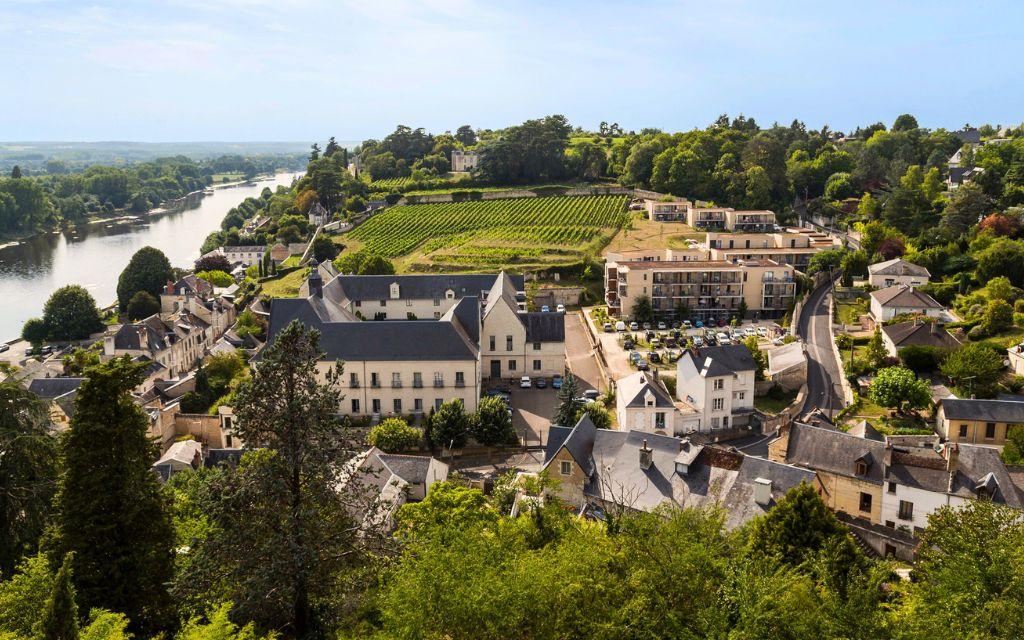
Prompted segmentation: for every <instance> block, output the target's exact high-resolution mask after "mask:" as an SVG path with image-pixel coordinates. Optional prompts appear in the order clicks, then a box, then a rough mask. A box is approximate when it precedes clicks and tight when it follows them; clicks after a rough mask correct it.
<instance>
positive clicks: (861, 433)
mask: <svg viewBox="0 0 1024 640" xmlns="http://www.w3.org/2000/svg"><path fill="white" fill-rule="evenodd" d="M846 433H848V434H850V435H851V436H857V437H858V438H864V439H866V440H877V441H878V442H885V436H883V435H882V434H881V433H880V432H879V431H878V430H877V429H875V428H874V427H872V426H871V424H870V423H868V421H867V420H861V421H860V422H858V423H857V424H855V425H853V426H852V427H850V429H849V430H848V431H847V432H846Z"/></svg>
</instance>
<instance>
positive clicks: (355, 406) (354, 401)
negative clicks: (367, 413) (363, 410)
mask: <svg viewBox="0 0 1024 640" xmlns="http://www.w3.org/2000/svg"><path fill="white" fill-rule="evenodd" d="M352 413H359V399H358V398H352Z"/></svg>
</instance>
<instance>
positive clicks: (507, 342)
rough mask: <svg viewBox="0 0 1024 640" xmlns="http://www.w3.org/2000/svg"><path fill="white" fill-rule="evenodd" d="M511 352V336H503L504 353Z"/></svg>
mask: <svg viewBox="0 0 1024 640" xmlns="http://www.w3.org/2000/svg"><path fill="white" fill-rule="evenodd" d="M511 350H512V336H505V351H511Z"/></svg>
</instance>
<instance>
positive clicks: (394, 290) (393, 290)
mask: <svg viewBox="0 0 1024 640" xmlns="http://www.w3.org/2000/svg"><path fill="white" fill-rule="evenodd" d="M399 293H400V289H399V287H398V283H397V282H392V283H391V287H390V292H389V295H390V296H391V299H392V300H395V299H397V298H398V297H399Z"/></svg>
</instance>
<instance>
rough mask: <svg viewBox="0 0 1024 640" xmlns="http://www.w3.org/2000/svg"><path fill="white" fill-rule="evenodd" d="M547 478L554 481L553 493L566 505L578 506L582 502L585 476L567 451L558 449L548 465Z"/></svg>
mask: <svg viewBox="0 0 1024 640" xmlns="http://www.w3.org/2000/svg"><path fill="white" fill-rule="evenodd" d="M548 468H549V469H551V471H550V472H549V477H550V478H553V479H555V480H556V482H555V483H554V489H553V493H554V494H555V495H556V496H558V498H559V499H561V500H563V501H564V502H567V503H568V504H571V505H575V506H580V505H582V504H583V502H584V495H583V487H585V486H586V484H587V474H586V473H584V471H583V469H582V468H581V467H580V465H579V463H577V462H576V460H575V459H574V458H573V457H572V454H571V453H569V450H568V449H564V448H563V449H560V450H559V451H558V453H556V454H555V456H554V458H552V460H551V462H550V463H549V464H548Z"/></svg>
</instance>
